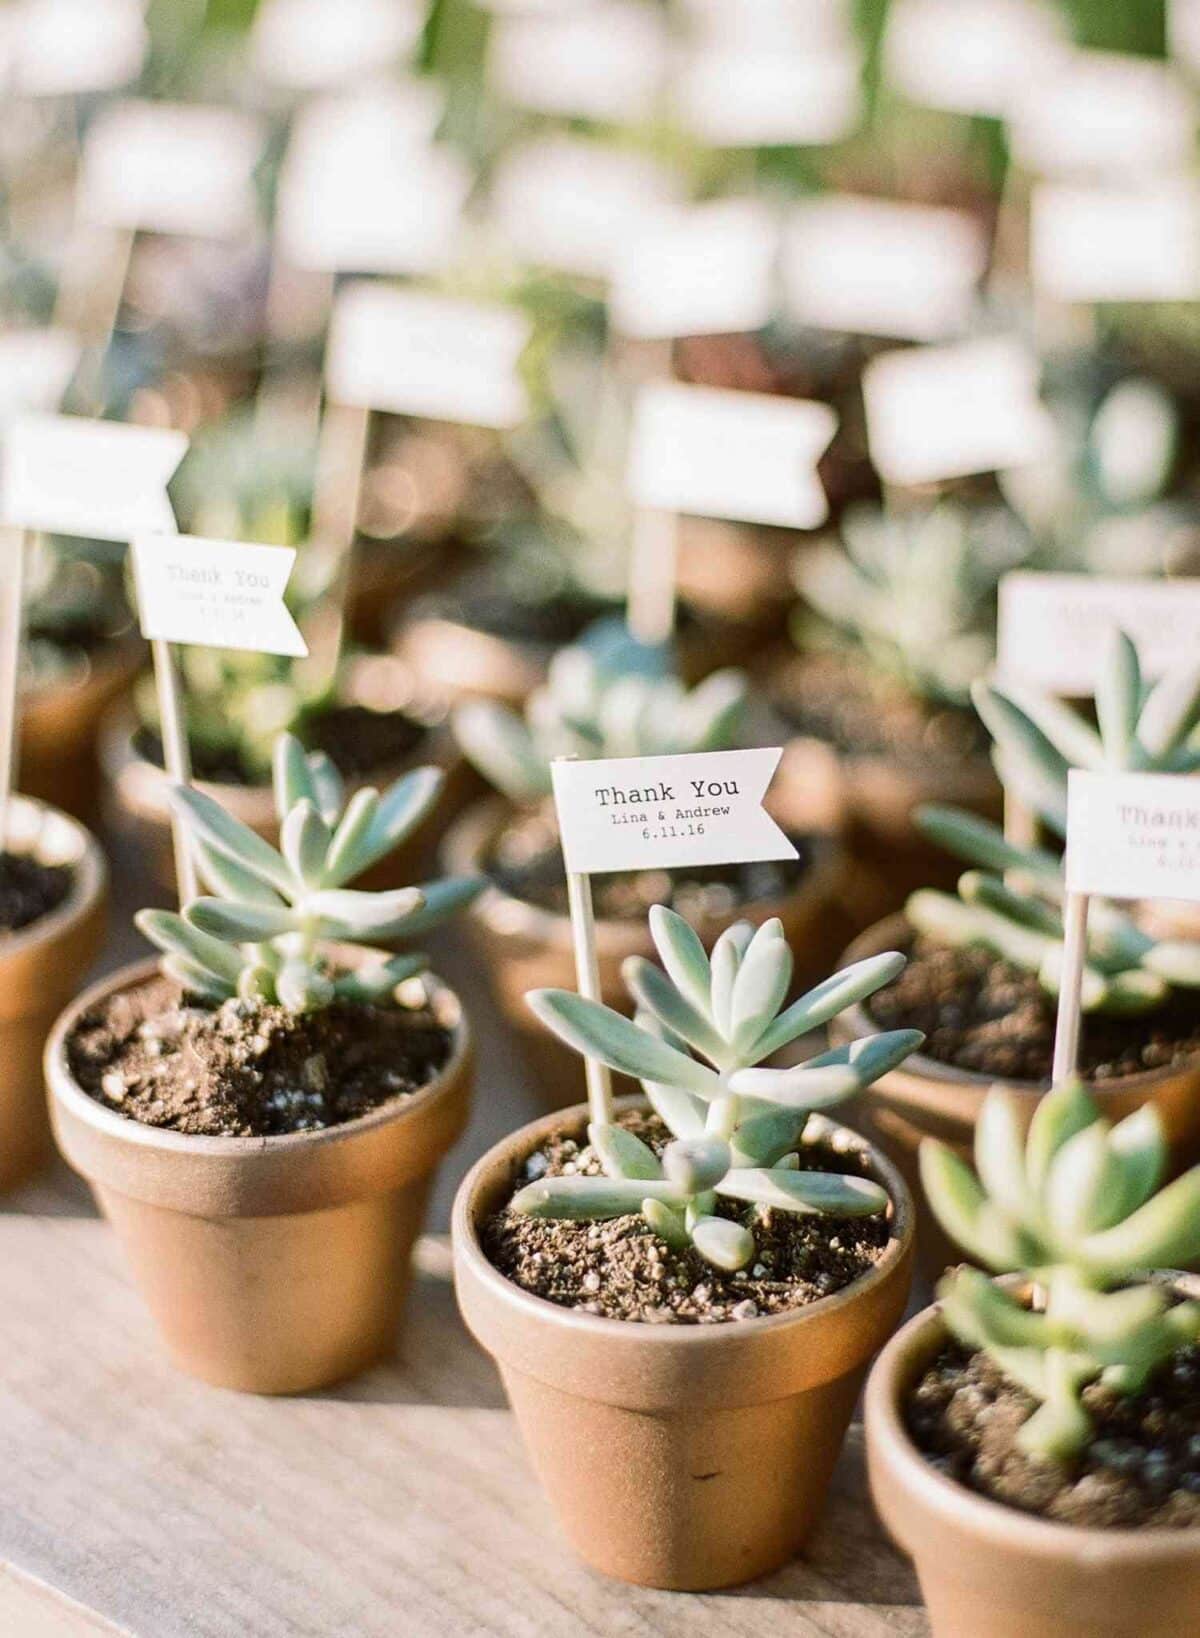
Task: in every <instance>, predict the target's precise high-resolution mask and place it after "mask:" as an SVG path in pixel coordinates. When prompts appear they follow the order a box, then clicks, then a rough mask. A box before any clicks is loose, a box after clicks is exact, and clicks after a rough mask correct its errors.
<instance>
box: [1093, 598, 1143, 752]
mask: <svg viewBox="0 0 1200 1638" xmlns="http://www.w3.org/2000/svg"><path fill="white" fill-rule="evenodd" d="M1141 708H1142V671H1141V666H1140V665H1139V664H1138V653H1137V649H1136V648H1135V647H1134V645H1133V643H1132V642H1131V641H1130V639H1129V637H1128V636H1127V635H1126V634H1125V632H1123V631H1114V632H1113V634H1112V636H1111V638H1110V639H1109V643H1108V647H1107V650H1106V653H1105V657H1104V662H1103V663H1102V665H1101V667H1100V675H1099V679H1098V681H1097V683H1096V717H1097V719H1098V721H1099V723H1100V738H1101V740H1102V741H1103V742H1104V762H1105V766H1106V767H1107V768H1109V769H1112V770H1113V771H1116V770H1119V769H1121V768H1129V767H1132V766H1133V764H1134V758H1135V747H1136V736H1137V723H1138V716H1139V714H1140V712H1141Z"/></svg>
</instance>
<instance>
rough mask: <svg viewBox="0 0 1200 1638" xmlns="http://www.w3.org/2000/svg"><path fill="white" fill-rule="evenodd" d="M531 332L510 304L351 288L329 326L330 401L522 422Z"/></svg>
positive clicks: (479, 421)
mask: <svg viewBox="0 0 1200 1638" xmlns="http://www.w3.org/2000/svg"><path fill="white" fill-rule="evenodd" d="M529 330H530V326H529V320H528V319H527V318H526V317H525V316H524V315H523V314H521V313H518V312H517V311H516V310H515V309H513V308H510V307H500V306H487V305H484V304H483V303H480V302H471V301H460V300H458V299H456V298H452V297H449V296H439V295H432V294H429V293H427V292H425V291H417V290H395V289H389V288H388V287H387V286H385V285H376V284H352V285H348V286H347V287H346V289H344V290H343V291H341V292H340V293H339V294H338V297H337V300H336V301H335V303H334V308H333V317H332V320H331V322H330V326H329V342H328V347H327V350H326V358H325V379H326V386H327V389H328V394H329V398H330V400H331V401H332V402H333V403H335V404H358V405H362V406H363V407H365V408H368V409H379V410H389V411H391V412H392V413H393V414H396V415H419V416H424V417H425V418H427V419H430V420H437V421H461V422H464V423H465V424H467V425H471V426H484V427H511V426H515V425H516V424H517V423H518V422H519V421H521V420H522V419H523V418H524V416H525V414H526V411H527V408H528V404H527V400H526V394H525V388H524V385H523V383H522V381H521V379H520V376H519V375H518V364H519V361H520V357H521V353H522V351H523V350H524V347H525V345H526V343H527V341H528V340H529Z"/></svg>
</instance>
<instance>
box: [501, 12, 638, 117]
mask: <svg viewBox="0 0 1200 1638" xmlns="http://www.w3.org/2000/svg"><path fill="white" fill-rule="evenodd" d="M667 51H668V45H667V31H666V21H665V11H664V10H663V9H662V8H660V7H658V6H655V5H648V4H645V3H643V0H600V3H599V4H596V5H585V6H567V7H562V8H560V9H559V10H557V11H553V12H549V11H540V12H533V13H529V14H521V13H514V14H513V15H510V16H505V17H501V18H497V20H496V21H495V22H494V23H493V25H492V29H491V35H490V39H489V43H488V66H487V72H488V79H489V81H490V83H491V86H492V89H493V90H494V91H495V92H497V93H498V95H499V96H500V97H502V98H504V99H505V100H506V101H508V102H511V103H515V104H516V106H517V107H518V108H529V109H532V110H534V111H535V112H537V113H541V114H557V115H560V116H562V117H564V118H567V119H575V118H577V119H594V120H601V121H605V122H609V123H612V124H626V123H636V122H638V121H640V120H644V119H646V118H648V117H649V116H650V115H651V114H652V113H653V112H654V108H655V105H656V103H657V101H658V98H659V96H660V94H661V91H662V86H663V82H664V78H665V76H666V71H667Z"/></svg>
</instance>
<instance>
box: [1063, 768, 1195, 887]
mask: <svg viewBox="0 0 1200 1638" xmlns="http://www.w3.org/2000/svg"><path fill="white" fill-rule="evenodd" d="M1066 875H1067V891H1068V892H1069V893H1086V894H1096V895H1098V896H1100V897H1101V898H1106V899H1186V900H1190V901H1191V902H1193V903H1197V902H1200V779H1189V778H1185V777H1183V776H1182V775H1180V774H1139V773H1087V772H1084V771H1083V770H1082V769H1079V768H1072V769H1071V772H1070V773H1069V775H1068V776H1067V857H1066Z"/></svg>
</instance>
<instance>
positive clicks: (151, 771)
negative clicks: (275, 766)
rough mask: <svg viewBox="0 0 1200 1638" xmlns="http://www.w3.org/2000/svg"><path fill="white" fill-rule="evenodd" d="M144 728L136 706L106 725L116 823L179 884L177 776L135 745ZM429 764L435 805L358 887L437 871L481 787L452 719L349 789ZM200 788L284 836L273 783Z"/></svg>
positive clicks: (273, 837)
mask: <svg viewBox="0 0 1200 1638" xmlns="http://www.w3.org/2000/svg"><path fill="white" fill-rule="evenodd" d="M136 731H137V724H136V719H135V718H134V716H133V714H132V712H130V711H128V710H123V711H119V712H116V713H114V714H113V715H112V716H111V717H110V718H109V719H108V721H107V722H106V723H105V725H104V729H103V733H102V736H101V747H100V749H101V757H102V761H103V765H104V774H105V780H106V783H107V788H108V807H109V810H110V812H109V822H110V824H111V825H112V826H113V828H114V829H116V830H119V831H121V832H122V833H123V834H124V835H125V836H127V837H128V838H129V840H130V841H131V842H132V843H133V846H134V847H135V848H136V850H137V852H138V853H139V854H140V857H141V859H142V861H143V862H144V864H145V866H146V868H147V869H148V871H149V873H150V875H151V876H152V878H153V879H154V880H155V881H156V882H157V883H158V884H159V885H160V886H162V887H165V888H168V889H171V890H173V889H174V886H175V857H174V852H173V849H172V843H171V809H170V803H169V801H168V795H169V791H170V781H169V780H168V778H167V775H166V772H165V770H164V769H162V768H160V767H159V766H158V764H157V763H155V762H149V761H147V759H146V758H145V757H144V756H141V755H139V753H138V752H137V751H136V750H135V748H134V736H135V733H136ZM426 764H433V765H435V766H437V767H440V768H441V769H443V771H444V773H445V776H446V777H445V783H444V784H443V786H442V790H441V794H440V795H439V797H438V799H437V802H436V803H435V804H434V807H433V809H432V811H431V812H430V813H429V814H428V816H427V817H426V818H425V820H424V821H423V822H422V824H421V825H420V826H418V828H417V830H416V831H415V832H414V833H413V834H412V836H410V837H409V838H408V839H407V841H405V842H403V843H402V844H401V846H400V847H398V848H397V849H396V851H395V852H394V853H391V854H389V855H388V857H387V858H386V859H381V860H380V862H379V863H378V864H377V865H374V866H372V868H371V869H370V870H369V871H368V872H367V874H366V875H365V876H364V877H363V879H362V881H361V882H360V883H358V884H357V885H359V886H363V887H368V888H371V889H373V890H377V889H381V888H388V887H396V886H406V885H408V884H409V883H412V882H417V881H421V880H424V879H425V878H426V877H427V876H429V875H430V874H431V873H432V871H433V868H434V864H435V861H436V856H437V844H438V841H439V839H440V837H441V833H442V831H443V829H444V828H445V826H446V825H447V823H448V822H449V821H450V819H451V818H452V817H453V815H454V814H456V813H458V812H459V811H460V810H461V808H462V807H463V805H464V803H465V802H466V801H467V800H469V798H470V796H471V795H472V794H473V792H474V791H475V790H476V789H477V786H476V784H475V781H474V780H473V778H472V776H471V775H470V773H469V772H468V770H467V768H466V765H465V764H464V762H463V759H462V757H461V756H460V755H459V753H458V748H457V746H456V745H455V743H454V740H453V738H452V737H451V734H450V730H449V728H448V726H447V725H446V724H445V721H444V718H441V717H435V718H433V719H431V726H430V729H429V731H428V732H427V733H426V734H424V735H423V736H422V738H421V739H420V741H419V742H418V743H417V745H416V746H414V748H413V750H412V751H411V753H410V754H409V755H408V756H407V757H405V758H404V759H403V760H402V761H400V762H397V763H394V764H393V765H392V766H390V767H386V768H380V769H377V770H376V771H375V772H374V773H372V774H370V775H369V776H368V777H366V778H363V779H358V780H352V781H350V782H349V784H348V787H347V788H348V790H350V791H354V790H356V789H358V788H359V787H360V786H362V785H367V784H371V785H378V786H380V787H381V788H382V787H385V786H387V785H389V784H390V783H391V782H392V781H393V780H395V779H398V778H399V777H400V776H401V774H403V773H406V772H407V771H408V770H409V769H410V768H415V767H420V766H424V765H426ZM196 786H197V789H199V790H202V791H204V792H206V793H207V794H208V795H209V796H211V797H213V798H214V800H215V801H217V802H219V803H220V804H221V806H222V807H223V808H224V809H225V810H226V811H227V812H229V813H232V814H233V816H234V817H235V818H237V819H240V820H241V821H242V823H243V824H246V825H249V826H250V828H251V830H254V831H257V832H258V834H259V835H260V836H264V837H266V839H267V840H268V841H269V842H272V843H277V842H278V839H279V825H278V822H277V820H276V817H275V798H274V794H273V792H272V790H271V786H270V785H269V784H266V785H232V784H224V783H215V782H213V781H211V780H197V781H196Z"/></svg>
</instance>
